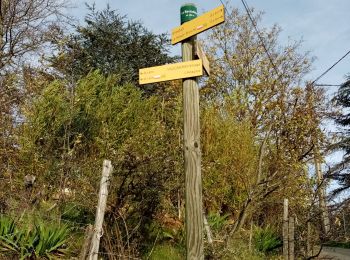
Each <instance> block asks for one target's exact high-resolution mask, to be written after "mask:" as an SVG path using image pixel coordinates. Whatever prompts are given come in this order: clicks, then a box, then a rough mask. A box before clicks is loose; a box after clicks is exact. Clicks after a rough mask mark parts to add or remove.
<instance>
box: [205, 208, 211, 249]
mask: <svg viewBox="0 0 350 260" xmlns="http://www.w3.org/2000/svg"><path fill="white" fill-rule="evenodd" d="M203 220H204V228H205V231H206V232H207V239H208V244H209V245H212V244H213V235H212V233H211V230H210V226H209V223H208V220H207V218H206V217H205V214H203Z"/></svg>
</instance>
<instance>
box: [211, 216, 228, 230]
mask: <svg viewBox="0 0 350 260" xmlns="http://www.w3.org/2000/svg"><path fill="white" fill-rule="evenodd" d="M228 216H229V214H224V215H222V216H221V215H220V214H219V213H217V212H215V213H213V212H211V213H209V215H208V224H209V226H210V227H211V228H212V229H213V230H215V231H220V230H221V229H222V228H223V227H224V226H225V225H226V224H227V221H228Z"/></svg>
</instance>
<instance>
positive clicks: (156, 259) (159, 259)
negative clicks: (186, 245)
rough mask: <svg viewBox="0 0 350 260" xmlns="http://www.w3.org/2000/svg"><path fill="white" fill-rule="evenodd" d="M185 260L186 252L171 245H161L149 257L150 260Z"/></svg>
mask: <svg viewBox="0 0 350 260" xmlns="http://www.w3.org/2000/svg"><path fill="white" fill-rule="evenodd" d="M184 258H185V255H184V250H182V249H181V248H178V247H175V246H173V245H171V244H161V245H157V246H155V248H154V249H153V251H152V253H151V255H150V257H149V259H150V260H163V259H167V260H182V259H184Z"/></svg>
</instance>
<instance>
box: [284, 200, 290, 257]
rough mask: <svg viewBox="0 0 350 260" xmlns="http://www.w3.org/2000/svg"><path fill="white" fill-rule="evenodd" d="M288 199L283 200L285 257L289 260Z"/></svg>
mask: <svg viewBox="0 0 350 260" xmlns="http://www.w3.org/2000/svg"><path fill="white" fill-rule="evenodd" d="M288 229H289V227H288V199H284V201H283V259H284V260H288V255H289V254H288V252H289V246H288Z"/></svg>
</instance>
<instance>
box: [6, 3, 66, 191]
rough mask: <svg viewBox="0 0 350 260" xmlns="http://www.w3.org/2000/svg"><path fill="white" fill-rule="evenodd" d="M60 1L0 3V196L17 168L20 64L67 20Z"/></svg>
mask: <svg viewBox="0 0 350 260" xmlns="http://www.w3.org/2000/svg"><path fill="white" fill-rule="evenodd" d="M66 3H67V1H61V0H2V1H0V179H2V178H5V181H2V182H1V184H0V190H1V193H0V197H2V196H3V194H2V192H4V191H6V190H8V187H6V186H5V185H6V184H7V183H9V182H8V180H9V179H11V178H9V177H11V176H12V175H14V174H15V173H16V171H17V169H16V168H17V166H18V161H17V159H18V157H17V154H18V148H19V147H18V143H17V131H16V130H17V126H18V125H19V124H20V122H21V121H22V119H23V118H22V117H21V113H20V110H19V106H20V103H21V102H23V100H24V99H25V97H26V88H25V86H24V84H23V77H22V68H23V64H28V63H29V62H28V58H29V57H30V58H31V59H30V60H35V58H37V57H38V56H37V54H38V51H39V50H44V46H47V44H48V43H49V42H50V40H51V39H52V37H54V35H56V33H57V31H58V28H59V26H60V25H61V24H62V22H64V21H66V18H67V17H64V15H63V13H62V12H63V8H64V7H65V6H66Z"/></svg>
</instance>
